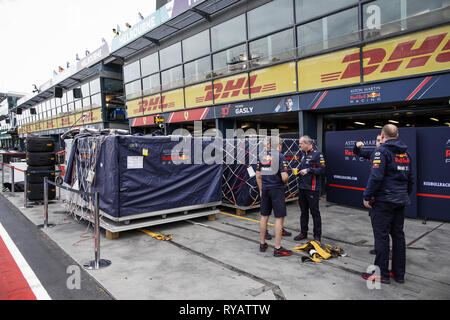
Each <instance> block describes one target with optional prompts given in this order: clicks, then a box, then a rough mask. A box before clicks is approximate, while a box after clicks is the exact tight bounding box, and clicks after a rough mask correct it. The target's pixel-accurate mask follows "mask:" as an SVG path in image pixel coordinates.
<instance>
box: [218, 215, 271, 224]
mask: <svg viewBox="0 0 450 320" xmlns="http://www.w3.org/2000/svg"><path fill="white" fill-rule="evenodd" d="M219 213H221V214H224V215H226V216H230V217H234V218H239V219H244V220H248V221H253V222H258V223H259V220H255V219H250V218H246V217H241V216H238V215H235V214H232V213H228V212H222V211H219ZM267 224H268V225H269V226H275V225H274V224H273V223H269V222H267Z"/></svg>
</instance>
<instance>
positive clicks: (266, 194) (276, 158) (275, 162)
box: [256, 137, 292, 257]
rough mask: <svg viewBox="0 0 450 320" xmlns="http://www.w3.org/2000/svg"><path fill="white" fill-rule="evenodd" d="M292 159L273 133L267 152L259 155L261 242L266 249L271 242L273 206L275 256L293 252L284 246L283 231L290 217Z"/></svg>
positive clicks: (287, 254) (261, 246)
mask: <svg viewBox="0 0 450 320" xmlns="http://www.w3.org/2000/svg"><path fill="white" fill-rule="evenodd" d="M288 180H289V175H288V163H287V161H286V159H285V157H284V155H283V154H282V153H281V141H280V140H279V138H277V137H272V138H270V139H268V141H267V155H266V156H264V158H263V159H259V161H258V163H257V165H256V181H257V183H258V188H259V192H260V195H261V220H260V228H259V229H260V246H259V250H260V251H261V252H265V251H266V249H267V248H268V245H267V243H266V241H265V237H266V231H267V221H268V220H269V216H270V214H271V212H272V210H273V214H274V216H275V250H274V252H273V255H274V256H275V257H282V256H290V255H292V251H291V250H286V249H285V248H283V247H282V246H281V234H282V229H283V223H284V218H285V217H286V202H285V192H286V186H285V185H286V184H287V183H288Z"/></svg>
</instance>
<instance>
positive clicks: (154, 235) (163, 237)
mask: <svg viewBox="0 0 450 320" xmlns="http://www.w3.org/2000/svg"><path fill="white" fill-rule="evenodd" d="M139 231H141V232H144V233H146V234H148V235H149V236H151V237H152V238H154V239H157V240H162V241H170V240H172V239H173V237H172V235H171V234H158V233H154V232H151V231H148V230H145V229H139Z"/></svg>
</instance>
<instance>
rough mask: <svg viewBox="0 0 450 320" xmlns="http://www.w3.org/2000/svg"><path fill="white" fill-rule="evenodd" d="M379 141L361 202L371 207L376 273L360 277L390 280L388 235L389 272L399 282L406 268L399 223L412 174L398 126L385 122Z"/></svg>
mask: <svg viewBox="0 0 450 320" xmlns="http://www.w3.org/2000/svg"><path fill="white" fill-rule="evenodd" d="M381 140H382V143H383V144H382V145H381V146H380V147H379V148H378V149H376V151H375V154H374V157H373V161H372V168H371V170H370V176H369V181H368V182H367V187H366V190H365V191H364V200H363V203H364V206H365V207H366V208H368V209H371V214H370V218H371V221H372V228H373V234H374V237H375V251H376V255H375V262H374V265H375V266H377V267H378V268H379V269H380V277H378V278H377V277H375V275H372V274H368V273H362V277H363V278H364V279H370V280H376V281H381V282H382V283H390V272H389V235H390V236H391V238H392V274H393V278H394V280H395V281H396V282H399V283H403V282H404V281H405V280H404V278H405V268H406V245H405V234H404V232H403V224H404V220H405V214H404V211H405V206H406V205H408V204H409V203H410V200H409V196H410V194H411V192H412V186H413V176H412V168H411V162H412V159H411V156H410V154H409V153H408V152H407V149H408V147H407V146H406V145H405V144H404V143H403V142H402V141H401V140H399V138H398V128H397V127H396V126H394V125H392V124H387V125H385V126H384V127H383V129H382V131H381Z"/></svg>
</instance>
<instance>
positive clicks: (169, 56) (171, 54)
mask: <svg viewBox="0 0 450 320" xmlns="http://www.w3.org/2000/svg"><path fill="white" fill-rule="evenodd" d="M159 62H160V64H161V70H165V69H168V68H171V67H173V66H176V65H177V64H180V63H181V42H177V43H174V44H173V45H171V46H169V47H167V48H164V49H162V50H160V51H159Z"/></svg>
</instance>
